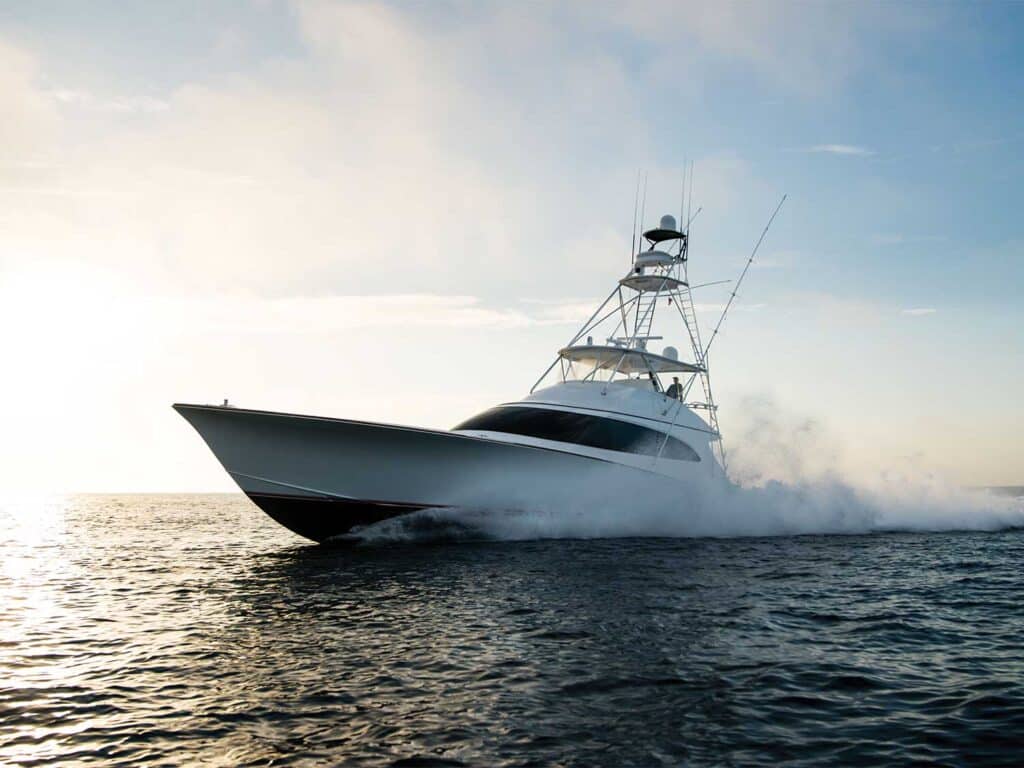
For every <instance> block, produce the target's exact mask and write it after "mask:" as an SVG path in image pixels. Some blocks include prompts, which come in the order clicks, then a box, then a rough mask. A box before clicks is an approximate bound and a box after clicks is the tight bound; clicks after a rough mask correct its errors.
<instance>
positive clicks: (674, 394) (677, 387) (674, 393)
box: [665, 376, 683, 400]
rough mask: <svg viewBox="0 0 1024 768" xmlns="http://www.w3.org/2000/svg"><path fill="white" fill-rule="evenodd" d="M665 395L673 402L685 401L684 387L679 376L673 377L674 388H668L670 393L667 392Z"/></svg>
mask: <svg viewBox="0 0 1024 768" xmlns="http://www.w3.org/2000/svg"><path fill="white" fill-rule="evenodd" d="M665 394H666V395H668V396H669V397H671V398H672V399H673V400H682V399H683V387H682V385H681V384H680V383H679V377H678V376H673V377H672V386H671V387H669V388H668V392H666V393H665Z"/></svg>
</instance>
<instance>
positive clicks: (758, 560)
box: [0, 495, 1024, 766]
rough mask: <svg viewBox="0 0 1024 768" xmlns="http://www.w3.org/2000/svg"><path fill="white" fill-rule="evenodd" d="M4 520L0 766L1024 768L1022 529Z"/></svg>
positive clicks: (179, 508) (162, 510) (114, 506)
mask: <svg viewBox="0 0 1024 768" xmlns="http://www.w3.org/2000/svg"><path fill="white" fill-rule="evenodd" d="M623 514H628V510H623ZM0 524H2V527H0V764H5V765H26V766H30V765H62V766H63V765H79V764H80V765H104V766H111V765H113V766H116V765H124V766H138V765H181V764H198V765H225V766H236V765H275V766H283V765H324V764H338V765H341V764H344V765H354V766H458V765H472V766H479V765H486V766H546V765H562V766H603V765H608V766H631V765H632V766H660V765H723V764H724V765H778V764H780V763H781V764H785V765H807V766H812V765H813V766H817V765H824V764H831V765H885V764H890V765H906V764H910V763H914V762H918V763H926V764H949V765H1021V764H1022V763H1024V609H1022V604H1021V598H1022V594H1024V569H1022V566H1024V531H1022V530H1020V529H1013V528H1011V529H1003V530H986V531H973V532H956V531H947V532H923V531H919V532H908V533H899V532H876V533H869V534H866V535H802V536H774V537H760V538H759V537H746V538H744V537H738V538H604V539H546V540H533V541H493V540H491V541H475V540H473V538H474V537H473V535H472V532H471V531H469V532H467V531H466V530H465V529H462V528H458V529H455V530H454V532H453V533H451V535H449V534H446V533H445V532H444V531H441V532H440V533H438V531H437V530H431V531H430V532H429V533H428V534H424V535H419V534H417V533H416V529H413V530H412V532H411V533H409V534H408V535H406V536H404V537H403V538H402V539H401V540H395V539H394V538H391V539H388V538H386V537H385V538H384V539H375V540H373V541H369V542H364V543H362V544H357V545H354V546H347V547H344V548H324V547H317V546H312V545H310V544H308V543H306V542H304V541H303V540H301V539H299V538H297V537H295V536H293V535H292V534H290V533H289V532H287V531H285V530H283V529H281V528H279V527H277V526H276V525H275V524H274V523H273V522H271V521H270V520H269V519H267V518H266V517H264V516H263V514H262V513H260V512H259V511H258V510H257V509H256V508H255V507H253V506H252V505H251V504H250V503H249V502H248V501H247V500H245V499H244V498H242V497H240V496H232V495H213V496H106V497H103V496H81V497H67V498H59V497H54V498H50V499H45V500H41V499H36V500H29V499H21V500H17V499H14V500H7V501H3V502H2V503H0ZM427 528H430V526H424V529H427Z"/></svg>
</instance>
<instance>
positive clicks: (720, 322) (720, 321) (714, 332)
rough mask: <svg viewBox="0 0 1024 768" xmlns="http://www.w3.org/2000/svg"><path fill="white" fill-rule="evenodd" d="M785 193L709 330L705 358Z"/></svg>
mask: <svg viewBox="0 0 1024 768" xmlns="http://www.w3.org/2000/svg"><path fill="white" fill-rule="evenodd" d="M786 197H787V195H783V196H782V199H781V200H779V204H778V205H777V206H775V212H774V213H773V214H772V217H771V218H770V219H768V223H767V224H765V225H764V231H763V232H762V233H761V236H760V237H759V238H757V245H755V246H754V250H753V251H751V252H750V258H749V259H747V263H746V265H745V266H744V267H743V271H742V272H740V277H739V279H738V280H737V281H736V285H735V286H733V289H732V293H730V294H729V301H727V302H726V304H725V309H723V310H722V316H721V317H720V318H718V325H716V326H715V330H714V331H712V332H711V338H710V339H708V343H707V346H706V347H704V359H705V360H707V356H708V350H709V349H711V342H713V341H714V340H715V337H716V336H717V335H718V329H719V328H721V327H722V321H723V320H725V316H726V315H727V314H728V313H729V307H731V306H732V301H733V299H735V298H736V292H737V291H738V290H739V289H740V284H741V283H742V282H743V278H744V277H746V276H747V270H748V269H750V265H751V264H753V263H754V256H756V255H757V249H758V248H760V247H761V241H762V240H764V236H765V235H767V234H768V230H769V228H771V226H772V222H773V221H775V217H776V216H777V215H778V213H779V209H780V208H782V204H783V203H784V202H786Z"/></svg>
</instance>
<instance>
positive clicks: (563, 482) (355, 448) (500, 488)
mask: <svg viewBox="0 0 1024 768" xmlns="http://www.w3.org/2000/svg"><path fill="white" fill-rule="evenodd" d="M174 408H175V410H177V411H178V412H179V413H180V414H181V415H182V416H184V417H185V418H186V419H187V420H188V421H189V423H191V424H192V426H193V427H195V429H196V430H197V431H198V432H199V434H200V435H201V436H202V438H203V439H204V440H205V441H206V443H207V445H208V446H209V447H210V449H211V450H212V451H213V453H214V455H215V456H216V457H217V459H218V460H219V461H220V463H221V464H222V465H223V466H224V468H225V469H226V470H227V471H228V473H229V474H230V475H231V477H232V478H233V479H234V480H235V482H236V483H237V484H238V486H239V487H240V488H241V489H242V490H243V491H244V492H245V493H246V494H247V495H248V496H249V498H250V499H252V500H253V501H254V502H255V503H256V504H257V505H258V506H259V507H260V508H261V509H263V510H264V511H265V512H266V513H267V514H268V515H270V517H272V518H273V519H274V520H276V521H277V522H278V523H280V524H282V525H284V526H285V527H287V528H289V529H291V530H292V531H294V532H295V533H298V534H299V535H301V536H305V537H307V538H309V539H313V540H314V541H321V542H322V541H327V540H329V539H331V538H334V537H338V536H343V535H345V534H347V533H349V532H351V531H352V530H353V529H355V528H358V527H360V526H365V525H370V524H372V523H375V522H379V521H381V520H385V519H388V518H391V517H395V516H398V515H402V514H407V513H410V512H414V511H417V510H421V509H427V508H437V507H440V508H444V507H470V508H496V509H504V510H527V509H529V508H530V507H531V506H534V505H537V504H538V503H539V500H541V499H547V500H549V501H551V502H552V503H555V504H557V503H559V502H560V501H561V502H564V501H565V500H567V499H569V498H579V497H580V496H581V495H586V493H587V491H588V489H589V490H591V491H593V492H594V493H595V494H597V497H598V498H599V497H600V495H601V494H606V493H607V490H606V489H615V492H616V497H617V498H618V499H620V500H621V499H628V498H630V497H631V496H632V494H634V493H635V494H637V496H633V498H640V497H649V496H651V495H652V494H654V495H662V496H669V495H671V496H678V495H679V494H681V493H682V492H683V486H682V485H681V484H680V482H679V480H678V479H677V478H670V477H667V476H665V475H664V474H660V473H656V472H652V471H648V470H646V469H643V468H639V467H636V466H628V465H624V464H621V463H616V462H614V461H610V460H608V459H604V458H600V457H598V456H595V455H589V456H588V455H582V454H580V453H574V452H570V451H568V450H557V449H553V448H551V447H543V446H538V445H526V444H523V443H521V442H519V443H517V442H508V441H504V440H498V439H490V438H483V437H478V436H472V435H466V434H459V433H454V432H445V431H437V430H428V429H417V428H412V427H401V426H394V425H388V424H376V423H369V422H360V421H348V420H343V419H329V418H321V417H314V416H298V415H293V414H285V413H275V412H269V411H253V410H245V409H238V408H230V407H218V406H207V405H186V404H177V405H175V406H174ZM591 453H594V452H593V451H591ZM694 467H695V468H696V467H699V465H694ZM620 494H621V495H620ZM626 513H628V510H624V514H626Z"/></svg>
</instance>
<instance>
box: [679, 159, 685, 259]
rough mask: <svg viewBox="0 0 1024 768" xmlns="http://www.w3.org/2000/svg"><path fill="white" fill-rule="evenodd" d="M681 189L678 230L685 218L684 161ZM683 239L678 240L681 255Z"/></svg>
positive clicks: (680, 254) (681, 254) (680, 228)
mask: <svg viewBox="0 0 1024 768" xmlns="http://www.w3.org/2000/svg"><path fill="white" fill-rule="evenodd" d="M680 186H681V187H682V190H681V191H680V193H679V230H680V231H682V229H683V222H684V221H685V220H686V161H685V160H684V161H683V183H682V184H681V185H680ZM683 247H684V246H683V241H682V240H680V241H679V256H680V258H682V256H683Z"/></svg>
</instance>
